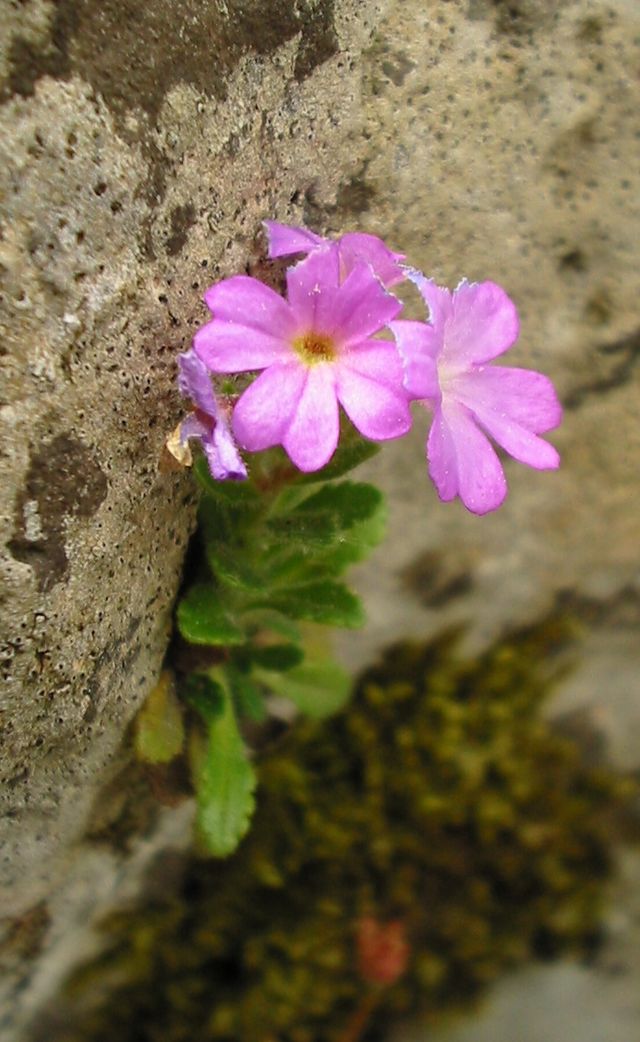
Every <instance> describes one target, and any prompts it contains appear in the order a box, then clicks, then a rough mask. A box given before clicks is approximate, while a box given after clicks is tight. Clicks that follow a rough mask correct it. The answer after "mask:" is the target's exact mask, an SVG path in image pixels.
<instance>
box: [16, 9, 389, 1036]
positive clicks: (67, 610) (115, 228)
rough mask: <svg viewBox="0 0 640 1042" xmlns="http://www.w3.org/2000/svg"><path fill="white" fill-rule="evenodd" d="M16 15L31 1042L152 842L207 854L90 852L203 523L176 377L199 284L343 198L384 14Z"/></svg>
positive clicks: (197, 309) (179, 832)
mask: <svg viewBox="0 0 640 1042" xmlns="http://www.w3.org/2000/svg"><path fill="white" fill-rule="evenodd" d="M6 7H7V10H6V12H5V11H3V30H2V31H3V39H2V42H1V44H0V103H1V105H0V122H1V125H2V129H1V131H0V150H1V152H2V157H1V160H0V170H1V174H0V177H1V178H2V186H1V197H2V208H3V212H2V233H1V236H0V275H1V278H2V305H3V311H2V317H1V319H0V321H1V323H2V328H1V334H2V338H1V341H0V344H1V347H0V356H1V357H0V361H1V363H2V369H3V380H2V399H1V410H0V420H1V423H2V433H1V442H0V444H1V446H2V450H1V452H0V467H1V469H2V492H3V495H2V501H3V510H2V521H1V524H2V546H3V548H4V549H3V552H2V557H1V559H0V568H1V574H2V599H1V603H0V613H1V622H0V641H1V658H2V668H3V688H2V706H1V713H2V726H3V729H4V730H3V743H2V753H1V754H0V774H1V776H2V797H1V798H2V818H1V819H0V848H1V850H2V855H1V862H0V884H1V887H2V904H1V907H0V916H3V917H4V919H3V924H4V929H3V935H2V939H0V952H1V953H2V958H3V959H4V968H5V971H6V972H5V976H4V980H5V984H4V986H3V991H4V996H5V1001H6V1009H5V1010H4V1013H3V1016H4V1020H3V1023H4V1028H5V1032H6V1037H7V1038H14V1037H17V1035H18V1032H19V1030H21V1025H22V1024H23V1023H24V1022H25V1021H26V1019H28V1017H29V1016H30V1015H31V1013H32V1012H33V1011H34V1010H35V1009H37V1007H38V1006H39V1005H40V1004H41V1003H42V1001H44V998H45V997H46V995H47V993H48V992H50V991H51V989H52V988H53V987H54V986H55V983H56V981H57V980H58V979H59V978H60V976H61V974H62V973H63V972H64V970H65V969H66V968H67V967H68V966H69V965H70V963H71V962H73V960H74V959H76V958H78V957H79V955H80V954H81V953H82V951H83V950H84V947H85V946H86V945H85V940H86V936H85V933H84V932H83V931H84V930H85V927H86V925H87V924H88V922H89V921H90V920H91V919H92V917H93V915H94V913H98V912H104V911H105V910H106V908H108V907H109V906H110V905H111V904H113V903H114V902H117V901H118V900H120V899H121V897H122V893H123V887H124V890H125V891H126V890H127V889H131V888H132V887H134V881H135V880H136V879H137V878H138V877H139V875H140V873H141V871H142V867H143V865H144V864H145V863H147V861H148V860H149V858H150V857H151V856H153V853H154V851H157V850H158V849H159V844H160V845H161V843H160V840H159V839H158V837H159V836H160V837H162V836H164V837H165V841H166V835H167V829H168V832H169V833H170V834H171V836H172V837H173V838H172V842H176V843H179V842H185V838H186V836H187V835H188V826H187V825H186V824H184V822H183V827H182V829H180V828H178V827H177V826H175V827H174V826H168V825H166V826H162V821H160V822H157V823H156V824H155V825H154V829H155V831H154V830H153V829H152V830H151V833H150V835H149V836H148V837H144V836H141V837H140V839H139V840H135V841H132V844H133V846H132V847H131V849H129V850H117V849H115V848H114V849H109V846H108V844H106V845H105V844H104V843H101V844H97V843H96V842H95V839H92V838H91V836H90V835H89V836H88V835H87V829H88V828H89V827H90V820H92V817H93V816H95V813H96V806H98V805H99V803H100V800H101V798H102V797H101V793H102V792H103V791H104V789H105V786H108V784H109V782H110V780H111V779H113V778H114V777H115V776H116V775H117V772H118V771H120V770H121V769H122V768H123V766H124V765H126V763H127V761H128V759H129V756H130V753H129V752H128V749H127V746H126V742H125V744H124V746H123V738H124V736H125V733H126V729H127V727H128V724H129V722H130V721H131V719H132V717H133V716H134V714H135V712H136V710H137V709H138V707H139V706H140V704H141V703H142V701H143V700H144V698H145V696H146V694H147V693H148V691H149V690H150V688H151V686H152V685H153V684H154V682H155V680H156V679H157V676H158V671H159V668H160V664H161V661H162V657H163V654H164V651H165V648H166V644H167V639H168V635H169V631H170V618H171V608H172V603H173V601H174V598H175V595H176V591H177V588H178V584H179V581H180V574H181V568H182V562H183V556H184V550H185V545H186V542H187V539H188V536H189V534H190V531H191V529H192V526H193V520H194V494H193V491H192V485H191V482H190V479H189V478H188V476H185V475H183V474H179V473H175V472H172V471H170V470H164V469H163V468H162V466H160V461H161V458H162V450H163V445H164V441H165V438H166V436H167V434H168V433H169V432H170V431H171V430H172V429H173V427H174V426H175V424H176V423H177V421H178V419H179V417H180V415H181V410H182V406H181V403H180V400H179V398H178V395H177V394H176V391H175V358H176V355H177V353H178V352H179V351H181V350H183V349H185V348H186V347H187V346H188V345H189V343H190V340H191V336H192V333H193V330H194V329H195V328H196V327H197V326H198V325H199V324H200V323H202V321H203V320H204V319H205V316H206V309H205V308H204V306H203V305H202V304H201V302H200V298H201V295H202V292H203V290H204V289H205V288H206V287H207V286H208V285H209V284H210V283H211V282H213V281H214V280H215V279H217V278H219V277H221V276H224V275H227V274H230V273H232V272H235V271H237V270H242V269H243V268H244V266H245V265H246V264H247V263H248V261H250V260H251V258H252V257H255V256H257V252H256V251H257V247H256V233H257V232H258V230H259V222H260V220H261V219H262V218H263V217H266V216H269V215H277V216H279V217H280V218H283V219H287V218H289V219H299V218H300V215H301V204H302V200H304V198H305V196H311V195H312V194H313V197H314V198H315V199H316V200H318V202H319V203H320V204H323V203H326V202H329V203H330V202H331V201H332V200H333V199H334V198H335V194H336V192H337V190H338V188H339V186H340V183H341V181H344V180H347V179H348V178H349V176H350V175H351V173H352V172H353V170H354V169H355V167H356V166H357V164H358V162H359V159H360V151H359V150H360V148H361V146H360V144H359V143H358V140H357V138H356V137H355V135H354V126H355V125H356V123H357V120H358V118H359V113H360V108H359V103H358V95H359V74H358V72H357V71H356V69H355V64H356V59H357V57H358V54H359V52H360V50H361V48H362V46H363V45H364V44H365V43H366V42H367V41H368V39H369V35H370V32H371V28H372V19H373V17H374V15H375V14H376V11H377V4H376V3H375V2H373V0H372V2H369V0H364V2H363V0H320V2H315V0H303V2H302V3H300V4H296V5H293V4H291V3H289V0H266V2H265V3H262V4H254V5H252V4H246V3H244V2H242V3H240V2H238V0H229V2H222V0H216V2H213V3H202V2H198V0H177V2H176V0H151V2H150V3H145V4H142V5H136V4H134V5H131V4H124V3H122V2H120V0H107V2H106V3H105V2H101V3H95V2H93V0H82V2H80V3H77V2H75V0H62V2H61V3H57V4H53V3H51V2H49V0H29V2H27V3H26V4H21V5H13V4H11V3H9V4H7V5H6ZM5 14H6V17H5ZM176 815H177V816H176V820H177V821H180V820H183V819H184V820H185V821H186V818H185V814H184V813H183V812H179V813H178V812H176ZM186 817H188V815H186ZM169 818H171V814H170V813H169ZM163 828H164V831H163ZM172 829H173V831H172ZM134 848H135V850H134ZM125 884H126V885H125ZM83 938H85V940H83Z"/></svg>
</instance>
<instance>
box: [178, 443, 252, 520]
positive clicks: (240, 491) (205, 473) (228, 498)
mask: <svg viewBox="0 0 640 1042" xmlns="http://www.w3.org/2000/svg"><path fill="white" fill-rule="evenodd" d="M193 473H194V474H195V476H196V480H197V482H198V484H199V485H200V488H201V489H202V491H203V492H204V493H205V495H206V496H211V497H212V498H214V499H218V500H220V501H221V502H223V503H226V504H228V505H229V506H232V507H233V506H236V507H239V506H242V507H244V508H245V509H246V508H247V507H249V508H250V507H252V506H258V505H259V503H260V496H259V495H258V492H257V491H256V489H255V488H254V486H253V485H252V484H251V482H250V481H216V479H215V478H214V477H212V475H211V473H210V471H209V465H208V463H207V461H206V459H205V457H204V456H203V455H199V456H198V458H197V459H196V461H195V463H194V465H193Z"/></svg>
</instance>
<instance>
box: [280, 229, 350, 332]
mask: <svg viewBox="0 0 640 1042" xmlns="http://www.w3.org/2000/svg"><path fill="white" fill-rule="evenodd" d="M339 284H340V259H339V256H338V247H337V246H335V245H328V246H324V247H323V248H322V249H317V250H314V251H313V253H311V254H310V255H309V256H308V257H307V258H306V260H303V261H300V263H299V264H296V265H295V266H294V267H293V268H289V270H288V271H287V294H288V297H289V303H290V305H291V308H292V311H293V314H294V315H295V322H296V331H297V332H308V331H309V330H314V331H315V332H317V333H326V334H329V333H331V331H332V329H333V325H334V320H333V312H334V302H335V298H336V294H337V292H338V286H339Z"/></svg>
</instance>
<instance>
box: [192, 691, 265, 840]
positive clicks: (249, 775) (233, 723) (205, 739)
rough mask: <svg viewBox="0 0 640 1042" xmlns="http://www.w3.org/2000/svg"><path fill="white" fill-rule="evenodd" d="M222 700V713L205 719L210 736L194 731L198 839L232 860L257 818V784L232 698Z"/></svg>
mask: <svg viewBox="0 0 640 1042" xmlns="http://www.w3.org/2000/svg"><path fill="white" fill-rule="evenodd" d="M211 683H212V684H213V685H214V686H215V687H217V688H219V690H220V691H221V692H222V694H223V699H222V708H221V711H220V712H219V713H213V714H210V713H205V714H203V720H204V724H205V735H204V736H203V735H201V734H198V732H197V731H194V734H193V737H192V740H191V743H190V753H191V771H192V776H193V785H194V788H195V792H196V806H197V817H196V826H197V830H198V834H199V836H200V838H201V839H202V841H203V843H204V845H205V847H206V849H207V850H208V851H209V853H211V854H213V855H214V857H227V856H228V855H229V854H232V853H233V851H234V850H235V849H236V847H237V846H238V843H239V842H240V840H241V839H242V837H243V836H244V835H245V833H246V831H247V829H248V828H249V824H250V821H251V816H252V814H253V810H254V806H255V799H254V790H255V785H256V778H255V773H254V770H253V767H252V765H251V763H250V762H249V760H248V758H247V751H246V749H245V746H244V742H243V741H242V738H241V736H240V732H239V731H238V723H237V720H236V715H235V712H234V709H233V703H232V699H231V695H230V694H229V692H228V691H226V689H225V688H224V687H222V685H218V684H216V682H215V681H213V680H212V681H211Z"/></svg>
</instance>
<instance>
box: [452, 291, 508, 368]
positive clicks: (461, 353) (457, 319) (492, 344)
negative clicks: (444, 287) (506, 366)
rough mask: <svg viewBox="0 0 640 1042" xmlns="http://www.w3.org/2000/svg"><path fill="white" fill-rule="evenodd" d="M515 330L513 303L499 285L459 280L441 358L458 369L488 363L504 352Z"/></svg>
mask: <svg viewBox="0 0 640 1042" xmlns="http://www.w3.org/2000/svg"><path fill="white" fill-rule="evenodd" d="M519 331H520V323H519V320H518V312H517V310H516V306H515V304H514V303H513V301H512V300H511V299H510V298H509V297H508V296H507V294H506V293H505V291H504V290H503V289H502V287H501V286H498V285H496V283H495V282H466V281H463V282H461V283H460V285H459V286H458V288H457V289H456V290H455V292H454V294H453V313H452V315H451V317H450V318H449V320H448V321H447V324H446V329H445V334H444V347H443V351H442V358H443V360H446V362H448V363H450V364H453V365H455V366H456V367H460V368H463V367H465V366H469V365H470V364H471V363H472V362H475V363H477V364H480V363H482V362H488V361H490V360H491V359H492V358H496V357H497V356H498V355H501V354H503V353H504V352H505V351H508V349H509V348H510V347H511V346H512V344H514V343H515V341H516V340H517V339H518V333H519Z"/></svg>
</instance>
